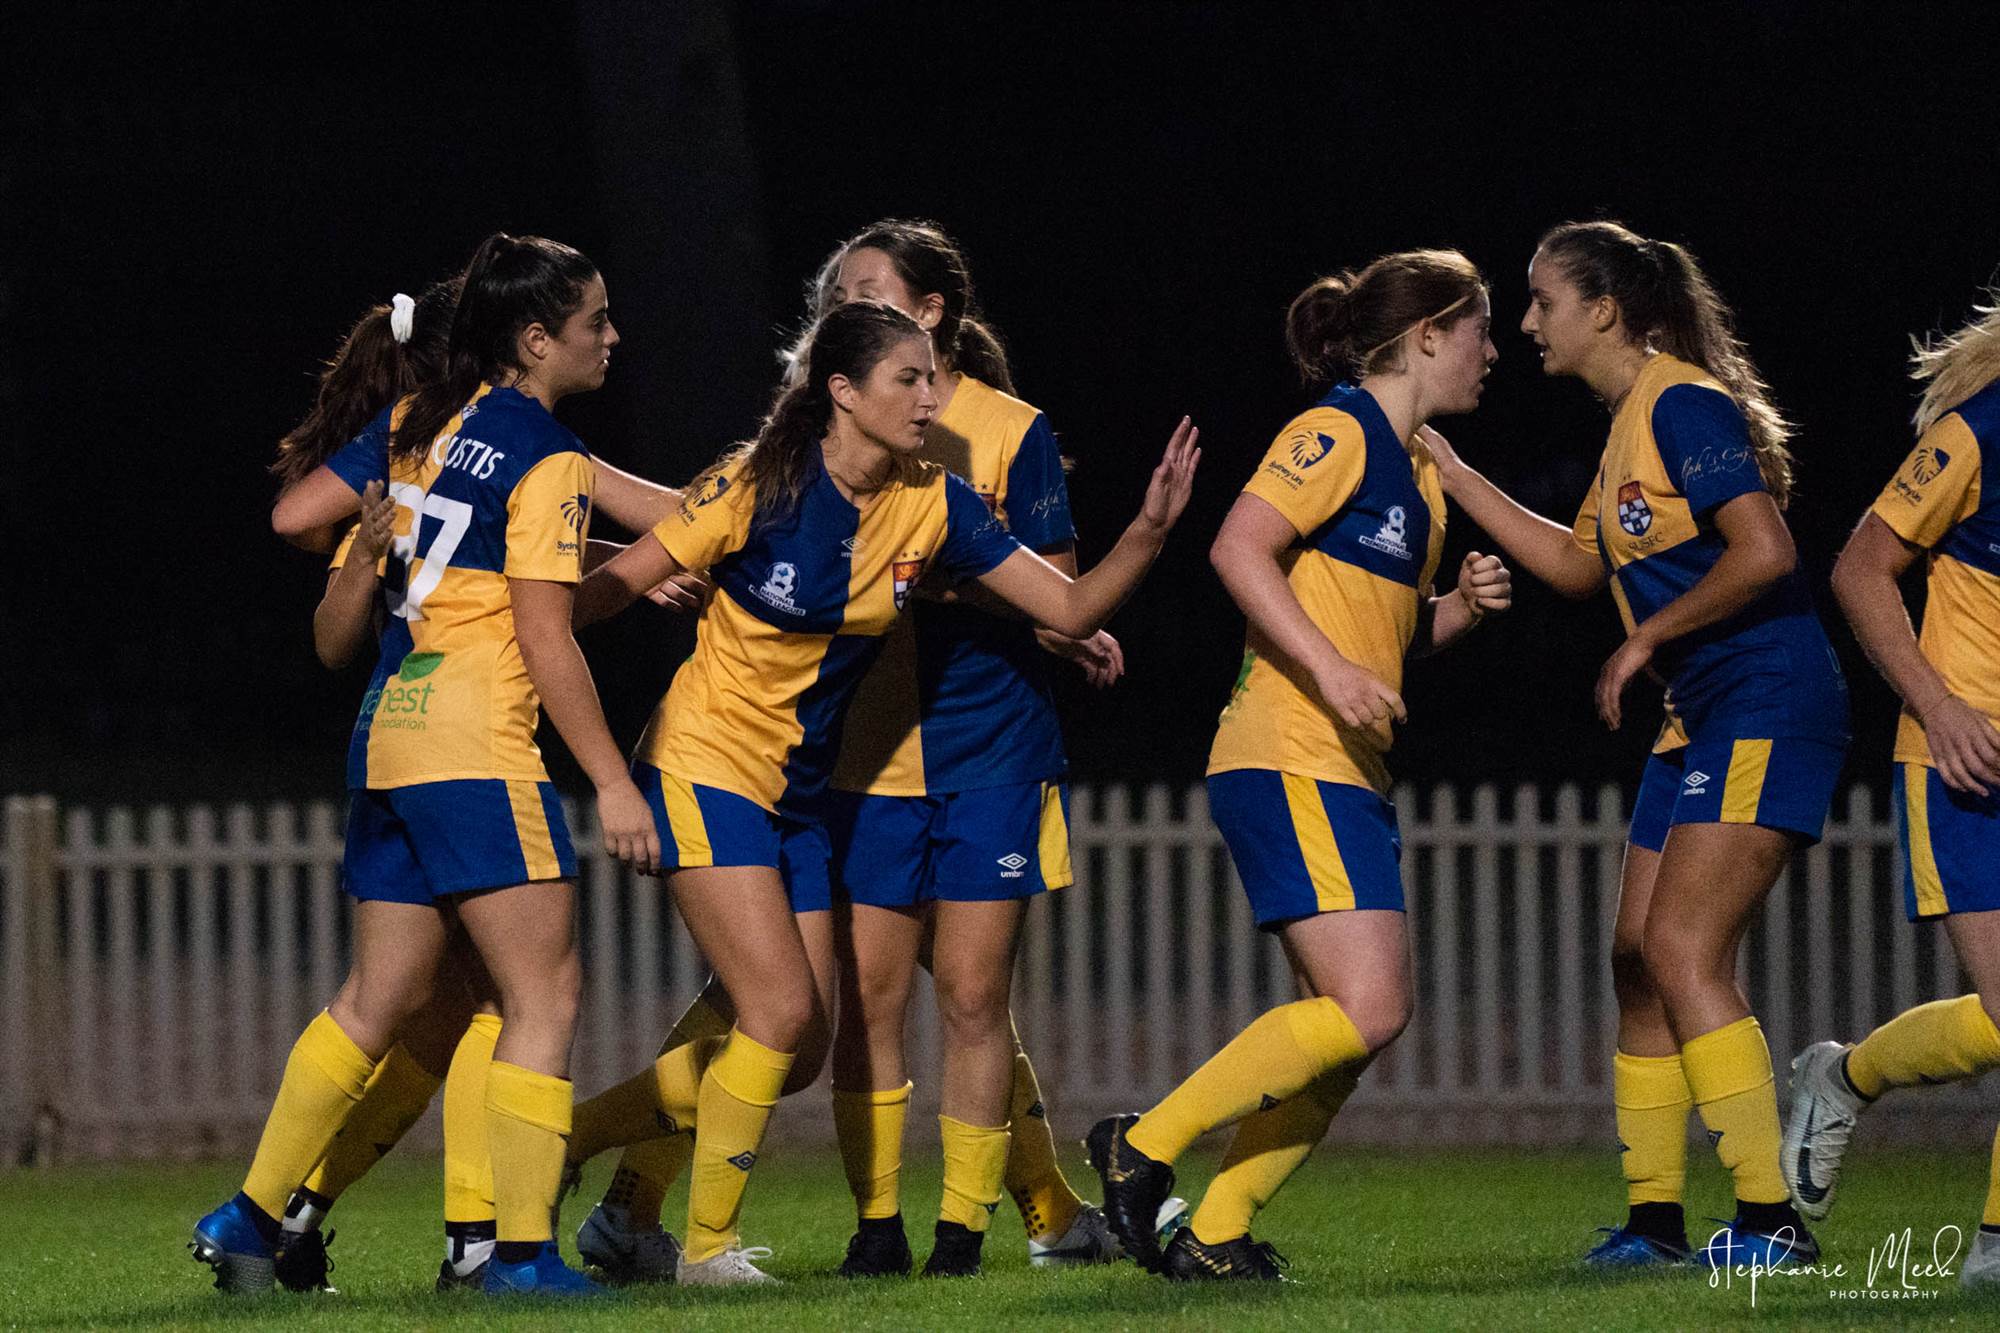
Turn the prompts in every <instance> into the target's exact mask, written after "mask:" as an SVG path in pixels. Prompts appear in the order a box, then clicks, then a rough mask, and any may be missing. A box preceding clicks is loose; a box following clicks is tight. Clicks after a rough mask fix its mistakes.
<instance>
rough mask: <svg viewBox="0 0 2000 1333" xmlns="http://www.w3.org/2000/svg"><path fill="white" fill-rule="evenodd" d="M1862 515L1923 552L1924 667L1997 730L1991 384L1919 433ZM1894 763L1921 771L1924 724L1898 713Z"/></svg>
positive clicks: (1997, 496)
mask: <svg viewBox="0 0 2000 1333" xmlns="http://www.w3.org/2000/svg"><path fill="white" fill-rule="evenodd" d="M1871 512H1872V513H1874V514H1875V515H1876V517H1878V518H1880V519H1881V520H1882V521H1883V522H1884V523H1887V524H1888V525H1889V527H1890V528H1891V529H1893V530H1894V532H1895V533H1896V535H1897V536H1898V537H1901V538H1902V539H1903V540H1904V541H1906V542H1909V543H1910V544H1911V545H1912V546H1921V547H1923V548H1924V549H1925V550H1926V551H1928V552H1929V560H1928V568H1927V571H1926V575H1925V580H1924V590H1925V602H1924V628H1923V634H1922V637H1921V638H1919V639H1918V646H1919V647H1920V648H1922V650H1923V654H1924V658H1925V660H1927V661H1928V662H1929V663H1930V664H1931V666H1932V667H1934V668H1935V669H1936V670H1937V673H1938V674H1939V675H1940V676H1942V677H1944V683H1945V684H1946V685H1948V686H1950V687H1951V692H1952V693H1953V694H1955V695H1957V696H1958V697H1959V698H1961V699H1963V700H1965V702H1966V703H1968V704H1970V705H1971V706H1972V707H1974V708H1976V709H1978V710H1979V711H1980V712H1982V713H1984V714H1986V716H1987V717H1989V718H1992V719H1993V720H1994V721H1995V722H1996V723H2000V380H1995V381H1994V382H1993V383H1992V384H1989V385H1987V386H1986V387H1985V388H1984V389H1981V390H1980V391H1979V392H1978V393H1976V394H1974V395H1973V396H1972V397H1970V398H1968V399H1967V400H1966V401H1965V402H1963V403H1961V404H1959V406H1958V407H1957V408H1956V409H1955V410H1953V411H1951V412H1948V413H1946V414H1945V415H1944V416H1942V417H1940V418H1939V419H1938V421H1937V422H1936V424H1934V425H1933V426H1932V427H1931V428H1930V429H1929V430H1927V431H1925V432H1924V434H1923V438H1922V439H1920V440H1918V441H1917V447H1916V448H1915V449H1913V450H1911V452H1910V456H1909V457H1908V458H1906V459H1904V460H1903V466H1902V467H1901V468H1900V469H1899V470H1898V471H1897V473H1896V476H1895V478H1894V479H1893V480H1892V481H1890V483H1889V484H1888V486H1887V487H1885V488H1884V489H1883V491H1882V495H1881V498H1880V499H1878V500H1876V501H1875V507H1874V509H1873V510H1872V511H1871ZM1896 760H1897V762H1898V763H1915V764H1928V763H1930V762H1931V750H1930V743H1929V741H1928V740H1927V739H1926V738H1925V736H1924V724H1923V723H1921V722H1919V721H1918V720H1917V718H1916V715H1915V714H1913V713H1910V712H1908V711H1907V710H1906V711H1905V712H1904V713H1903V719H1902V722H1901V723H1900V724H1899V725H1898V726H1897V729H1896Z"/></svg>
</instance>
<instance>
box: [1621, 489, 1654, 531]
mask: <svg viewBox="0 0 2000 1333" xmlns="http://www.w3.org/2000/svg"><path fill="white" fill-rule="evenodd" d="M1618 526H1619V527H1621V528H1623V529H1625V531H1627V532H1629V533H1631V534H1632V535H1633V536H1634V537H1643V536H1645V535H1646V529H1648V528H1650V527H1652V526H1653V507H1652V506H1651V505H1649V504H1647V503H1646V496H1645V493H1644V491H1643V490H1642V489H1641V487H1640V485H1639V483H1638V482H1636V481H1628V482H1626V483H1625V484H1624V485H1623V486H1620V487H1619V488H1618Z"/></svg>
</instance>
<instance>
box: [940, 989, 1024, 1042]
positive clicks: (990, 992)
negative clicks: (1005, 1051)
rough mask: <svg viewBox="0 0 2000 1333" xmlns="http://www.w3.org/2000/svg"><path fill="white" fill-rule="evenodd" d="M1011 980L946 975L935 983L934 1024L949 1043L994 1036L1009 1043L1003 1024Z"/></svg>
mask: <svg viewBox="0 0 2000 1333" xmlns="http://www.w3.org/2000/svg"><path fill="white" fill-rule="evenodd" d="M1011 981H1012V978H1011V977H1009V976H1007V975H1005V974H1004V973H1003V974H1001V975H998V976H982V975H977V974H972V975H948V976H940V977H938V979H937V1007H938V1022H939V1023H940V1024H942V1025H943V1027H944V1030H945V1033H946V1035H947V1037H949V1038H951V1039H953V1040H961V1041H962V1040H974V1039H983V1038H985V1037H989V1036H991V1035H993V1034H994V1033H999V1034H1001V1035H1003V1036H1005V1037H1006V1038H1007V1040H1008V1042H1009V1043H1010V1044H1011V1043H1012V1042H1013V1031H1012V1028H1011V1027H1010V1026H1009V1024H1008V1021H1007V1010H1008V1004H1009V1001H1010V999H1011V996H1010V983H1011Z"/></svg>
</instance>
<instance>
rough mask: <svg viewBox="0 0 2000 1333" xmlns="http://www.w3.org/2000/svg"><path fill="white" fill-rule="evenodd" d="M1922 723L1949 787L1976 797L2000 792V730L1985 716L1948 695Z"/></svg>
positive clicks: (1925, 736)
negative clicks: (1994, 727) (1996, 729)
mask: <svg viewBox="0 0 2000 1333" xmlns="http://www.w3.org/2000/svg"><path fill="white" fill-rule="evenodd" d="M1920 720H1921V721H1922V722H1923V724H1924V739H1925V740H1926V741H1928V742H1929V743H1930V747H1931V760H1932V762H1934V763H1935V764H1936V765H1937V772H1938V776H1939V777H1941V778H1943V779H1944V785H1945V786H1947V787H1950V788H1951V789H1952V790H1953V791H1962V792H1970V793H1972V794H1973V795H1975V796H1986V795H1988V794H1989V793H1991V792H1993V791H1995V790H2000V731H1995V730H1994V729H1993V723H1992V722H1991V721H1990V720H1989V719H1988V718H1987V716H1986V715H1985V714H1984V713H1982V712H1980V711H1979V710H1978V709H1976V708H1974V707H1973V706H1972V705H1971V704H1969V703H1967V702H1965V700H1963V699H1961V698H1959V697H1958V696H1957V695H1955V694H1947V695H1945V697H1944V698H1942V699H1940V700H1938V701H1937V702H1936V703H1934V704H1932V705H1931V706H1930V707H1928V708H1926V709H1925V710H1924V713H1923V717H1922V718H1921V719H1920Z"/></svg>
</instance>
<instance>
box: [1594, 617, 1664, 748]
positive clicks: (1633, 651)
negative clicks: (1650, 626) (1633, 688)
mask: <svg viewBox="0 0 2000 1333" xmlns="http://www.w3.org/2000/svg"><path fill="white" fill-rule="evenodd" d="M1652 660H1653V641H1652V640H1651V639H1649V638H1647V637H1646V636H1645V635H1644V634H1634V635H1632V636H1631V637H1630V638H1628V639H1626V640H1625V642H1624V643H1623V644H1621V645H1620V646H1619V648H1618V651H1617V652H1615V653H1613V654H1611V657H1610V659H1609V660H1608V661H1606V662H1605V664H1604V670H1603V671H1601V672H1599V673H1598V676H1597V715H1598V716H1599V717H1601V718H1603V719H1604V725H1605V726H1607V727H1609V728H1611V729H1612V730H1613V731H1616V730H1618V727H1619V724H1620V723H1622V722H1623V721H1624V720H1625V687H1626V686H1628V685H1630V684H1631V683H1632V677H1634V676H1636V675H1638V674H1639V673H1640V672H1641V671H1644V670H1645V669H1646V667H1647V666H1648V665H1649V664H1650V663H1651V662H1652Z"/></svg>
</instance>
